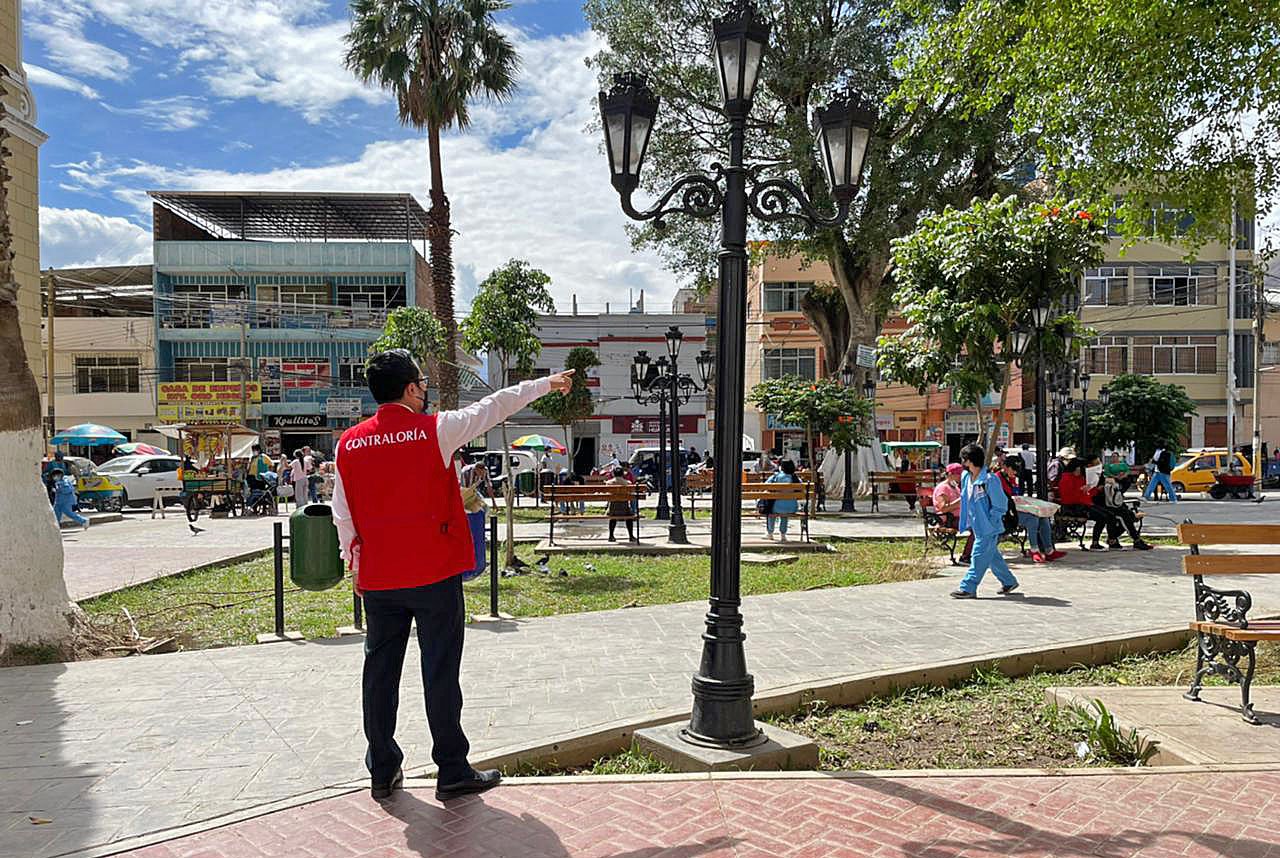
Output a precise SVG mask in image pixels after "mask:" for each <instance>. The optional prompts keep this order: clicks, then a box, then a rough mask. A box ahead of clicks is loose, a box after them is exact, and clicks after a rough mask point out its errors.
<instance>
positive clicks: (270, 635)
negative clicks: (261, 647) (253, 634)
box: [258, 632, 306, 644]
mask: <svg viewBox="0 0 1280 858" xmlns="http://www.w3.org/2000/svg"><path fill="white" fill-rule="evenodd" d="M301 640H306V639H305V638H304V637H303V636H302V632H285V633H284V634H282V635H278V634H276V633H275V632H265V633H263V634H260V635H258V643H260V644H265V643H285V642H291V641H301Z"/></svg>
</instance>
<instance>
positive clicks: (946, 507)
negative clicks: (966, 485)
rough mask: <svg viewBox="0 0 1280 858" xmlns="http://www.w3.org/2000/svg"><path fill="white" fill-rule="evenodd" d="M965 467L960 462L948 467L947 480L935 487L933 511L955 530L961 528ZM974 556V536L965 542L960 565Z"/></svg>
mask: <svg viewBox="0 0 1280 858" xmlns="http://www.w3.org/2000/svg"><path fill="white" fill-rule="evenodd" d="M962 473H964V466H963V465H961V464H960V463H959V462H952V463H951V464H950V465H947V478H946V479H945V480H943V481H942V482H940V483H938V484H937V485H936V486H934V487H933V510H934V512H936V513H937V514H938V515H939V516H941V517H942V522H943V524H944V525H945V526H946V527H949V528H951V529H952V530H955V529H956V528H957V527H959V526H960V475H961V474H962ZM972 555H973V534H972V533H970V534H969V538H968V539H966V540H965V543H964V551H963V552H962V553H961V554H960V560H959V561H958V562H960V563H968V562H969V559H970V557H971V556H972Z"/></svg>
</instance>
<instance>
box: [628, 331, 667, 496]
mask: <svg viewBox="0 0 1280 858" xmlns="http://www.w3.org/2000/svg"><path fill="white" fill-rule="evenodd" d="M632 364H633V365H634V367H635V372H634V373H632V376H631V393H632V395H633V396H634V397H635V400H636V402H637V403H638V404H640V405H657V406H658V475H657V483H658V508H657V509H656V510H655V511H654V518H655V519H657V520H658V521H666V520H668V519H669V518H671V506H670V504H668V502H667V410H668V409H667V390H668V385H667V382H666V381H665V379H666V376H667V369H668V362H667V358H666V357H665V356H663V357H660V358H658V359H657V360H656V361H654V360H650V359H649V353H648V352H647V351H645V350H644V349H641V350H640V351H638V352H636V356H635V358H634V359H633V360H632Z"/></svg>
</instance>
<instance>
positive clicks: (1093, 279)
mask: <svg viewBox="0 0 1280 858" xmlns="http://www.w3.org/2000/svg"><path fill="white" fill-rule="evenodd" d="M1084 303H1085V304H1086V305H1087V306H1116V305H1123V304H1128V303H1129V269H1128V268H1127V267H1123V268H1120V267H1109V268H1089V269H1087V270H1086V271H1085V272H1084Z"/></svg>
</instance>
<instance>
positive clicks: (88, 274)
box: [40, 265, 153, 316]
mask: <svg viewBox="0 0 1280 858" xmlns="http://www.w3.org/2000/svg"><path fill="white" fill-rule="evenodd" d="M151 280H152V278H151V266H150V265H103V266H95V267H89V268H50V269H47V270H45V271H42V272H40V306H41V307H42V308H44V312H45V313H46V314H47V313H48V307H49V286H50V284H51V283H52V285H53V287H54V290H53V295H54V303H55V304H56V305H57V306H56V310H57V314H58V315H59V316H64V315H65V316H150V315H152V312H153V310H152V303H151V296H152V292H153V287H152V285H151Z"/></svg>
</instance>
